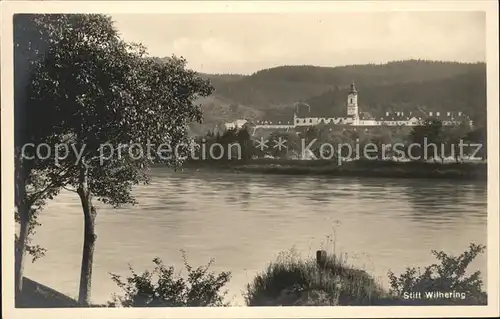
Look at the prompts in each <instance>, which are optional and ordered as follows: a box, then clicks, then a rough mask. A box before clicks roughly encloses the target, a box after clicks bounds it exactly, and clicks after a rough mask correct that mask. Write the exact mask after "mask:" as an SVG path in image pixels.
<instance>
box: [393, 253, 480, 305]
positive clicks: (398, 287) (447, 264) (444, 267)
mask: <svg viewBox="0 0 500 319" xmlns="http://www.w3.org/2000/svg"><path fill="white" fill-rule="evenodd" d="M485 248H486V247H485V246H482V245H476V244H470V246H469V249H468V250H466V251H465V252H463V253H462V254H461V255H460V256H457V257H455V256H449V255H447V254H445V253H444V252H442V251H441V252H437V251H435V250H433V251H432V254H433V255H434V256H436V258H437V259H438V260H439V261H440V262H441V264H439V265H438V264H432V265H430V266H427V267H425V268H424V271H423V272H422V271H421V269H420V268H407V270H406V272H405V273H403V274H401V275H400V276H399V277H396V276H395V275H394V273H392V272H391V271H389V280H390V286H391V289H390V291H389V293H390V294H391V296H393V297H394V298H403V299H404V293H405V292H406V293H409V292H420V293H421V294H422V295H423V296H424V299H422V300H420V302H421V303H429V304H476V305H486V304H487V294H486V293H485V292H484V291H482V287H483V281H482V280H481V272H480V271H479V270H478V271H476V272H474V273H472V274H471V275H470V276H466V273H465V272H466V270H467V267H468V266H469V265H470V263H471V262H472V261H473V260H474V259H475V258H476V257H477V256H478V255H479V254H481V253H483V252H484V250H485ZM426 292H427V293H429V292H457V293H464V294H465V296H466V297H465V299H460V298H453V299H425V293H426Z"/></svg>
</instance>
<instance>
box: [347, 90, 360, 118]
mask: <svg viewBox="0 0 500 319" xmlns="http://www.w3.org/2000/svg"><path fill="white" fill-rule="evenodd" d="M347 116H348V117H351V118H352V119H353V124H356V123H357V122H358V120H359V119H358V91H357V90H356V85H355V84H354V82H352V84H351V88H350V89H349V94H348V95H347Z"/></svg>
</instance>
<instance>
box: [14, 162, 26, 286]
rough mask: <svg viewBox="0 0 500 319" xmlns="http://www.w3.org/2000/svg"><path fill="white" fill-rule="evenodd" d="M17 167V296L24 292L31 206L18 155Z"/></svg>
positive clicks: (15, 255)
mask: <svg viewBox="0 0 500 319" xmlns="http://www.w3.org/2000/svg"><path fill="white" fill-rule="evenodd" d="M16 155H17V156H16V161H17V163H16V164H17V165H16V168H15V177H16V180H15V206H16V208H17V213H18V215H19V222H20V224H21V225H20V226H21V227H20V232H19V241H18V242H17V243H15V244H16V245H15V246H14V273H15V280H14V281H15V292H16V295H17V294H19V293H21V292H22V290H23V277H24V261H25V259H26V258H25V257H26V243H27V241H28V233H29V222H30V206H29V205H28V201H27V198H26V196H27V194H26V179H27V176H26V175H27V173H26V169H25V168H24V167H23V165H22V164H23V163H22V158H21V156H20V155H18V154H16Z"/></svg>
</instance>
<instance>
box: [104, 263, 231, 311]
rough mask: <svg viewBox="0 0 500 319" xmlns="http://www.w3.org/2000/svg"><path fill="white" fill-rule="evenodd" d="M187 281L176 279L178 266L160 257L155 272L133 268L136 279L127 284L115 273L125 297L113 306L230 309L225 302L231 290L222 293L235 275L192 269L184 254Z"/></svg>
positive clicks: (204, 268) (114, 300)
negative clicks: (169, 264)
mask: <svg viewBox="0 0 500 319" xmlns="http://www.w3.org/2000/svg"><path fill="white" fill-rule="evenodd" d="M183 258H184V266H185V268H186V270H187V279H184V278H182V277H176V276H174V267H166V266H165V265H164V264H163V262H162V261H161V260H160V259H159V258H154V259H153V263H154V264H155V265H156V266H155V268H154V270H153V271H152V272H150V271H147V270H146V271H145V272H144V273H142V274H140V275H139V274H137V273H136V272H135V271H134V270H133V269H132V268H131V267H129V268H130V271H131V272H132V276H131V277H128V278H127V279H126V281H122V280H121V277H120V276H118V275H115V274H111V276H112V280H113V281H114V282H115V283H116V284H117V285H118V286H119V287H120V288H122V289H123V291H124V292H125V295H124V296H121V297H119V296H116V295H115V296H114V297H113V301H112V302H110V304H109V305H110V306H123V307H204V306H215V307H221V306H228V305H229V304H228V303H226V302H225V301H224V297H225V296H226V294H227V291H224V292H221V291H220V290H221V289H222V288H223V287H224V286H225V285H226V284H227V283H228V282H229V280H230V277H231V273H230V272H222V273H220V274H215V273H213V272H209V271H208V269H209V267H210V266H211V265H212V263H213V260H211V261H210V262H209V263H208V264H207V265H206V266H203V267H198V268H196V269H195V268H192V267H191V266H190V265H189V264H188V262H187V260H186V257H185V256H184V254H183Z"/></svg>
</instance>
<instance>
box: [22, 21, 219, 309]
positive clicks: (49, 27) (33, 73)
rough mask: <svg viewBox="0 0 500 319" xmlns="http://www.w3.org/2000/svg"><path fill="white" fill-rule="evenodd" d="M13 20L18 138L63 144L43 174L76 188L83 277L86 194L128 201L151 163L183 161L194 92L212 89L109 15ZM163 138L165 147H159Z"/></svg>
mask: <svg viewBox="0 0 500 319" xmlns="http://www.w3.org/2000/svg"><path fill="white" fill-rule="evenodd" d="M16 23H17V24H16V25H18V27H19V32H18V36H16V39H19V44H18V51H19V52H21V53H24V55H23V57H25V59H24V61H26V60H28V62H29V63H28V66H29V68H28V70H27V71H28V74H29V78H28V79H27V80H26V79H25V78H23V77H21V76H20V77H19V83H16V84H19V86H18V87H19V92H20V94H19V95H20V96H21V95H23V96H24V97H23V98H20V100H19V104H20V107H19V110H22V111H19V112H18V113H17V114H18V115H19V114H20V116H18V119H19V120H18V121H17V122H16V123H18V124H19V125H18V128H19V132H20V133H19V134H18V138H17V143H16V145H23V144H24V143H26V142H31V143H34V144H35V145H38V144H40V143H46V144H48V145H49V146H50V147H51V149H52V150H54V149H55V148H56V147H57V144H58V143H61V142H62V143H63V144H64V145H65V146H66V148H67V149H69V150H70V151H69V152H68V153H67V154H66V155H67V156H65V157H64V158H59V161H58V165H54V161H53V160H54V158H53V157H52V158H49V159H48V160H45V161H43V163H44V164H43V165H45V166H43V167H42V168H43V169H44V171H43V172H44V177H45V178H46V179H47V180H49V181H50V182H57V183H55V184H56V185H58V186H65V187H70V188H71V187H73V189H74V190H75V191H76V192H77V193H78V195H79V197H80V200H81V202H82V209H83V211H84V217H85V218H84V220H85V238H84V247H85V248H84V256H83V260H82V276H83V274H84V273H85V276H86V278H87V279H86V282H87V284H88V285H89V286H90V274H91V266H92V255H93V243H94V241H95V234H94V223H95V216H96V209H95V206H94V205H93V202H92V197H96V198H97V199H98V200H100V201H102V202H104V203H107V204H111V205H113V206H115V207H116V206H119V205H122V204H125V203H132V204H133V203H135V199H134V198H133V196H132V194H131V189H132V186H133V185H136V184H139V183H146V182H148V175H147V169H148V168H149V167H150V166H151V165H152V164H153V163H155V162H162V163H165V164H167V165H170V166H174V167H177V166H178V165H180V164H182V161H183V158H184V155H185V154H186V153H187V152H188V151H189V149H190V143H191V141H190V139H189V138H188V136H187V126H188V124H189V123H190V122H192V121H200V120H201V111H200V108H199V106H198V105H197V104H196V102H195V101H196V99H197V98H199V97H204V96H207V95H209V94H210V93H211V92H212V91H213V88H212V86H211V85H210V83H209V82H208V81H206V80H204V79H202V78H200V77H199V76H198V75H197V73H195V72H194V71H191V70H187V69H186V61H185V60H184V59H183V58H177V57H175V56H174V57H172V58H170V59H168V60H167V61H162V60H160V59H156V58H151V57H148V56H147V54H146V51H145V49H144V48H143V47H142V46H140V45H137V44H131V43H128V42H126V41H124V40H122V39H121V38H120V36H119V34H118V32H117V30H116V28H115V27H114V25H113V21H112V20H111V18H110V17H108V16H104V15H100V14H49V15H21V16H18V20H17V21H16ZM26 52H27V53H26ZM22 61H23V60H20V62H19V65H20V67H19V70H21V67H22V63H21V62H22ZM20 74H24V73H20ZM33 116H35V118H33ZM36 116H39V117H38V118H37V117H36ZM41 119H47V121H46V122H41V123H38V122H40V120H41ZM33 122H35V123H36V125H35V126H34V128H32V127H30V125H31V124H32V123H33ZM162 144H163V145H164V146H167V152H166V153H165V152H162V153H161V154H158V152H157V151H158V150H159V147H160V145H162ZM134 147H135V148H134ZM33 163H38V159H37V160H35V161H34V162H30V164H29V165H35V164H33ZM81 287H82V283H81ZM84 290H87V292H88V290H89V289H87V288H85V287H84ZM80 293H82V291H80ZM84 299H88V298H86V297H85V298H84Z"/></svg>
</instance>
